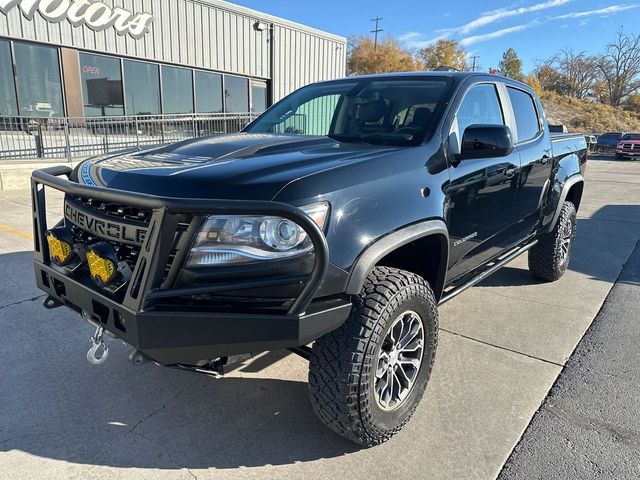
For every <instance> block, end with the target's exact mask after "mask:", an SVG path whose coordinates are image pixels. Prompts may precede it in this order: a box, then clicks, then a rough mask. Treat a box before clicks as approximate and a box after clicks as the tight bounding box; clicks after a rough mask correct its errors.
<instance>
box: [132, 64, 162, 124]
mask: <svg viewBox="0 0 640 480" xmlns="http://www.w3.org/2000/svg"><path fill="white" fill-rule="evenodd" d="M124 87H125V102H126V105H127V113H128V114H129V115H152V114H157V113H160V74H159V72H158V65H154V64H152V63H145V62H136V61H133V60H125V61H124Z"/></svg>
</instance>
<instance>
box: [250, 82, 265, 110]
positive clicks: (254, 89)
mask: <svg viewBox="0 0 640 480" xmlns="http://www.w3.org/2000/svg"><path fill="white" fill-rule="evenodd" d="M266 109H267V86H266V85H265V84H261V83H252V84H251V111H252V112H253V113H262V112H264V111H265V110H266Z"/></svg>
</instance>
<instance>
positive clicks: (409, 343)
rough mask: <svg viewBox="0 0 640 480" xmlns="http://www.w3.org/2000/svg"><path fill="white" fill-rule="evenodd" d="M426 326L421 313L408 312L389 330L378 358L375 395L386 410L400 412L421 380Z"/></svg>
mask: <svg viewBox="0 0 640 480" xmlns="http://www.w3.org/2000/svg"><path fill="white" fill-rule="evenodd" d="M424 335H425V333H424V326H423V323H422V319H421V318H420V316H418V314H417V313H415V312H413V311H407V312H405V313H403V314H402V315H400V316H398V317H397V318H396V319H395V321H394V322H393V323H392V325H391V327H390V328H389V330H388V332H387V334H386V336H385V338H384V340H383V342H382V346H381V348H380V351H379V353H378V356H377V358H376V363H375V377H374V379H373V382H374V392H375V397H376V401H377V402H378V405H379V406H380V407H381V408H382V409H384V410H394V409H396V408H398V407H399V406H400V405H401V404H402V402H403V401H404V400H405V399H406V398H407V396H408V395H409V393H410V392H411V389H412V388H413V385H414V383H415V381H416V378H417V376H418V372H419V370H420V365H421V363H422V355H423V352H424Z"/></svg>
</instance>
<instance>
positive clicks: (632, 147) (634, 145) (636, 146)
mask: <svg viewBox="0 0 640 480" xmlns="http://www.w3.org/2000/svg"><path fill="white" fill-rule="evenodd" d="M622 148H623V149H624V150H640V143H623V144H622Z"/></svg>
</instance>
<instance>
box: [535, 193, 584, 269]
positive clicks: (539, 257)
mask: <svg viewBox="0 0 640 480" xmlns="http://www.w3.org/2000/svg"><path fill="white" fill-rule="evenodd" d="M567 225H569V226H570V227H571V243H570V245H569V252H568V255H566V256H565V257H564V258H563V253H562V239H563V237H564V235H563V232H565V228H566V226H567ZM575 238H576V207H575V205H574V204H573V203H571V202H564V203H563V204H562V210H561V211H560V216H559V217H558V221H557V223H556V226H555V227H554V229H553V230H552V231H551V232H549V233H547V234H546V235H543V236H542V237H541V238H540V239H539V240H538V243H537V245H536V246H535V247H533V248H532V249H531V250H529V271H530V272H531V273H532V274H533V276H534V277H536V278H539V279H540V280H544V281H547V282H555V281H556V280H558V279H559V278H560V277H562V276H563V275H564V273H565V272H566V271H567V267H568V266H569V262H570V261H571V253H572V252H573V245H574V243H575Z"/></svg>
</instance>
